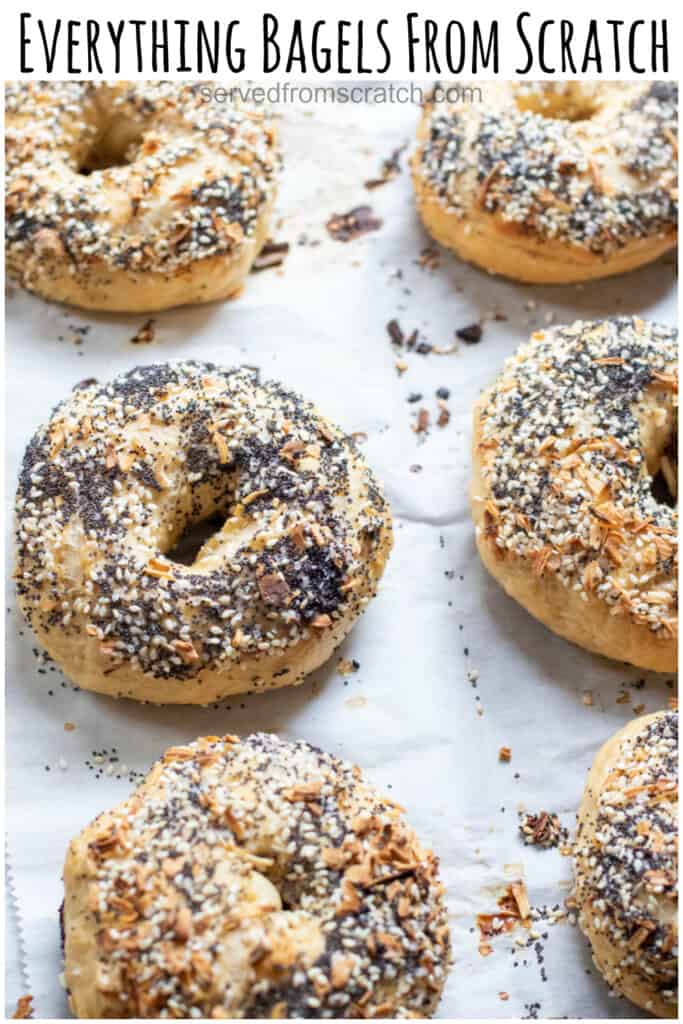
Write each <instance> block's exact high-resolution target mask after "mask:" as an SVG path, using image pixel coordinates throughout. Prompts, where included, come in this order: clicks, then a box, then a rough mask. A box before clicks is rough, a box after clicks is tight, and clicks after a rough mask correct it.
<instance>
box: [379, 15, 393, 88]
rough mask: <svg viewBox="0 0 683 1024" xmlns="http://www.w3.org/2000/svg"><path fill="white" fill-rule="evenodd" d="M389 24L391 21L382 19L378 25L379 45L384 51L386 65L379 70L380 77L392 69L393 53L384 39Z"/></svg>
mask: <svg viewBox="0 0 683 1024" xmlns="http://www.w3.org/2000/svg"><path fill="white" fill-rule="evenodd" d="M388 24H389V21H388V19H387V18H381V19H380V21H378V23H377V39H378V41H379V45H380V46H381V47H382V49H383V50H384V64H383V65H382V67H379V68H377V74H378V75H384V74H386V72H387V71H388V70H389V68H390V67H391V52H390V50H389V47H388V46H387V44H386V42H385V39H384V27H385V25H388Z"/></svg>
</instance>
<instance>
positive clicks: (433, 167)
mask: <svg viewBox="0 0 683 1024" xmlns="http://www.w3.org/2000/svg"><path fill="white" fill-rule="evenodd" d="M447 85H448V83H443V84H441V86H440V87H441V88H442V89H444V90H445V89H446V88H447ZM477 93H481V94H482V95H481V98H480V97H479V96H477ZM458 94H459V99H458V100H457V101H456V102H448V101H447V99H446V94H445V92H444V94H443V96H441V97H439V96H437V97H436V100H437V101H436V102H434V101H433V100H432V101H428V102H427V103H426V104H425V108H424V114H423V117H422V120H421V122H420V126H419V129H418V139H417V149H416V151H415V153H414V156H413V161H412V168H413V182H414V186H415V193H416V197H417V207H418V211H419V213H420V216H421V217H422V220H423V222H424V224H425V227H426V228H427V230H428V231H429V232H430V234H431V235H433V237H434V238H435V239H436V240H437V241H438V242H441V243H442V244H443V245H446V246H448V247H449V248H451V249H454V250H455V251H456V252H457V253H458V254H459V255H460V256H461V257H462V258H463V259H465V260H468V261H470V262H472V263H476V264H477V265H479V266H481V267H483V268H484V269H485V270H488V271H490V272H491V273H495V274H503V275H505V276H506V277H510V278H513V279H515V280H519V281H528V282H533V283H538V284H552V283H554V284H562V283H565V282H571V281H584V280H589V279H591V278H599V277H606V276H608V275H611V274H619V273H622V272H624V271H627V270H632V269H633V268H634V267H638V266H641V265H642V264H643V263H648V262H650V261H651V260H654V259H656V258H657V257H658V256H660V255H661V254H662V253H664V252H667V251H668V250H672V249H675V247H676V240H677V230H678V191H677V190H678V185H677V180H678V143H677V131H678V89H677V86H676V84H675V83H674V82H571V81H570V82H484V83H474V85H473V86H472V88H471V89H467V88H464V87H463V88H459V89H458Z"/></svg>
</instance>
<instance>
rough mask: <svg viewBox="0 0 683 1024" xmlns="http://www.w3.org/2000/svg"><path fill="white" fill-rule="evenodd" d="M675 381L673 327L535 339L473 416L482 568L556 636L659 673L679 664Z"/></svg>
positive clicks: (561, 330)
mask: <svg viewBox="0 0 683 1024" xmlns="http://www.w3.org/2000/svg"><path fill="white" fill-rule="evenodd" d="M677 374H678V351H677V333H676V331H674V330H672V329H671V328H669V327H661V326H657V325H655V324H649V323H645V322H644V321H642V320H639V319H637V318H631V317H623V318H618V319H614V320H604V321H596V322H590V321H586V322H582V321H578V322H577V323H575V324H572V325H571V326H568V327H557V328H552V329H550V330H544V331H537V332H536V333H535V334H534V335H533V336H532V338H531V340H530V341H529V342H527V343H526V344H524V345H522V346H521V348H520V349H519V350H518V352H517V354H516V355H515V356H513V357H512V358H511V359H509V360H508V361H507V362H506V364H505V366H504V368H503V371H502V373H501V374H500V376H499V377H498V379H497V381H496V382H495V384H494V385H493V386H492V387H491V388H490V389H489V390H488V391H487V392H485V394H484V395H483V396H482V398H481V399H480V401H479V402H478V403H477V406H476V409H475V413H474V449H473V467H474V473H473V482H472V512H473V517H474V522H475V525H476V540H477V547H478V549H479V554H480V555H481V558H482V561H483V562H484V565H485V566H486V568H487V569H488V570H489V572H491V573H492V575H493V576H495V578H496V579H497V580H498V581H499V582H500V583H501V584H502V586H503V587H504V588H505V590H506V591H507V592H508V594H510V596H511V597H513V598H515V600H517V601H519V602H520V604H522V605H523V606H524V607H525V608H526V609H527V611H529V612H531V614H532V615H535V616H536V618H537V619H540V621H541V622H543V623H545V625H546V626H549V627H550V629H552V630H554V631H555V632H556V633H559V634H560V635H561V636H564V637H566V638H567V639H568V640H572V641H573V642H574V643H577V644H580V645H581V646H583V647H586V648H588V650H591V651H596V652H598V653H599V654H605V655H607V656H608V657H610V658H616V659H618V660H620V661H629V662H631V663H632V664H634V665H639V666H641V667H642V668H650V669H654V670H656V671H659V672H673V671H675V670H676V665H677V642H676V637H677V632H678V583H677V557H678V556H677V552H678V515H677V511H676V509H675V508H674V507H672V503H673V500H674V498H673V496H674V495H675V493H676V476H677V474H676V455H675V448H676V436H677V381H678V376H677ZM653 478H659V479H660V480H661V481H662V482H664V481H666V483H668V488H669V490H670V492H671V494H669V495H668V496H667V500H666V501H665V500H663V499H664V495H662V498H661V500H660V499H659V498H658V497H657V496H655V494H654V493H653ZM662 478H663V479H662ZM666 489H667V488H666V486H665V487H664V490H665V491H666Z"/></svg>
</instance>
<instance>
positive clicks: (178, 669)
mask: <svg viewBox="0 0 683 1024" xmlns="http://www.w3.org/2000/svg"><path fill="white" fill-rule="evenodd" d="M213 516H220V518H221V521H222V520H223V519H224V520H225V522H224V525H223V526H222V527H220V529H219V530H218V532H217V533H216V534H215V535H214V536H213V537H211V538H210V539H209V540H208V541H207V542H206V543H205V544H204V545H203V547H202V548H201V550H200V551H199V553H198V554H197V556H196V558H195V560H194V562H193V563H192V564H191V565H185V564H180V563H178V562H171V561H169V559H168V558H166V557H165V556H166V553H168V552H170V551H172V550H173V548H174V546H175V545H176V543H177V542H178V540H179V539H180V538H181V537H182V536H183V535H184V533H185V532H186V530H187V529H188V527H190V526H191V525H192V524H196V523H199V522H201V521H203V520H205V519H207V518H211V517H213ZM17 542H18V558H17V590H18V597H19V604H20V607H21V609H22V610H23V612H24V615H25V616H26V618H27V619H28V621H29V622H30V624H31V626H32V627H33V629H34V631H35V633H36V636H37V638H38V640H39V641H40V642H41V643H42V644H43V646H44V647H45V648H46V650H47V651H48V652H49V654H50V655H51V656H52V657H53V658H54V659H55V661H57V662H58V663H59V664H60V665H61V667H62V668H63V669H64V671H65V673H66V674H67V675H68V676H69V678H71V679H72V680H73V681H74V682H76V683H78V684H79V686H83V687H84V688H86V689H90V690H96V691H98V692H100V693H107V694H109V695H111V696H116V697H133V698H135V699H136V700H145V701H152V702H154V703H162V704H163V703H181V704H205V703H208V702H210V701H213V700H217V699H219V698H221V697H224V696H227V695H229V694H234V693H240V692H243V691H252V690H261V689H267V688H271V687H276V686H284V685H288V684H294V683H299V682H301V681H302V679H303V678H304V676H305V675H307V674H308V673H309V672H312V671H313V669H315V668H317V667H318V666H319V665H320V664H322V662H324V661H325V660H326V659H327V658H328V657H329V655H330V654H331V652H332V651H333V650H334V648H335V647H336V646H337V645H338V644H339V643H340V642H341V640H342V639H343V638H344V636H345V635H346V634H347V633H348V631H349V630H350V629H351V627H352V625H353V624H354V622H355V621H356V619H357V617H358V616H359V615H360V614H361V612H362V611H363V610H364V609H365V606H366V605H367V603H368V601H369V600H370V598H371V597H372V595H373V594H374V592H375V589H376V586H377V582H378V580H379V578H380V576H381V575H382V571H383V569H384V565H385V562H386V559H387V557H388V554H389V551H390V549H391V515H390V512H389V508H388V506H387V503H386V501H385V499H384V497H383V495H382V493H381V491H380V489H379V487H378V485H377V483H376V481H375V479H374V477H373V475H372V473H371V472H370V470H369V469H368V467H367V466H366V464H365V461H364V460H363V458H362V456H361V455H360V453H359V452H358V450H357V448H356V447H355V445H354V443H353V441H352V440H351V439H350V438H348V437H346V436H345V435H344V434H343V433H342V432H341V431H340V430H339V429H338V428H337V427H334V426H333V425H332V424H330V423H329V422H328V421H327V420H325V419H323V418H322V416H320V414H319V413H318V412H317V410H316V409H315V408H314V407H313V406H312V405H310V404H309V403H308V402H305V401H304V400H303V399H301V398H300V397H299V396H298V395H296V394H294V393H293V392H289V391H286V390H285V389H284V388H282V387H281V386H280V385H278V384H275V383H262V382H260V381H259V379H258V375H257V374H255V373H254V371H251V370H246V369H233V370H226V369H221V368H220V367H216V366H214V365H213V364H211V363H196V362H184V363H168V364H158V365H151V366H143V367H138V368H137V369H135V370H132V371H130V372H129V373H126V374H124V375H122V376H120V377H117V378H116V379H115V380H113V381H112V382H111V383H109V384H105V385H100V384H97V383H91V384H87V385H86V386H85V387H79V388H78V389H76V390H75V391H74V393H73V394H72V396H71V397H70V398H68V399H67V400H66V401H64V402H62V403H61V404H60V405H59V406H57V408H56V409H55V411H54V413H53V414H52V417H51V419H50V421H49V422H48V424H47V425H46V426H44V427H41V428H40V430H39V431H38V432H37V433H36V435H35V436H34V438H33V440H32V441H31V443H30V445H29V446H28V449H27V451H26V455H25V457H24V464H23V469H22V473H21V477H20V483H19V491H18V495H17Z"/></svg>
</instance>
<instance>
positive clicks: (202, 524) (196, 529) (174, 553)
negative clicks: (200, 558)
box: [164, 512, 226, 565]
mask: <svg viewBox="0 0 683 1024" xmlns="http://www.w3.org/2000/svg"><path fill="white" fill-rule="evenodd" d="M225 520H226V516H224V515H221V514H220V512H214V513H213V514H212V515H210V516H208V517H207V518H206V519H200V520H199V521H198V522H196V523H190V525H189V526H187V527H186V528H185V529H184V530H183V532H182V534H181V535H180V537H179V538H178V540H177V541H176V543H175V544H174V545H173V547H172V548H171V549H170V550H169V551H164V557H165V558H167V559H168V560H169V561H170V562H178V563H180V565H194V563H195V562H196V560H197V555H198V554H199V552H200V551H201V549H202V548H203V547H204V545H205V544H206V542H207V541H209V540H211V538H212V537H214V536H215V535H216V534H217V533H220V531H221V530H222V529H223V526H224V525H225Z"/></svg>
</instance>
